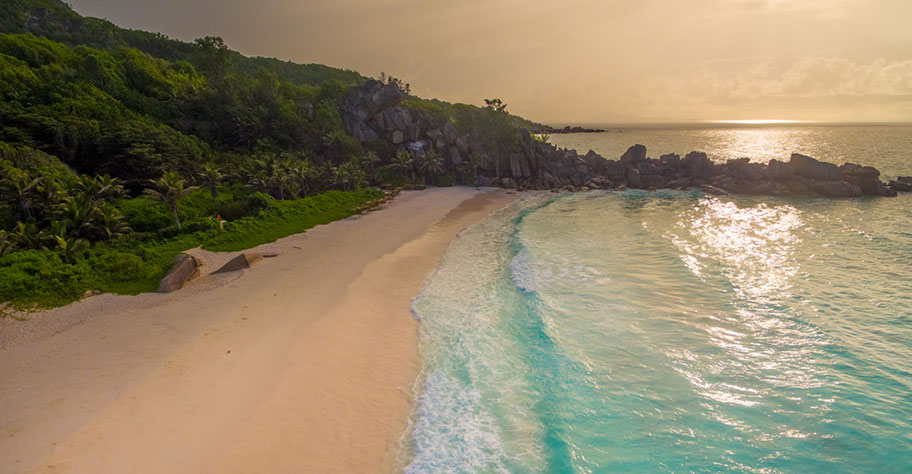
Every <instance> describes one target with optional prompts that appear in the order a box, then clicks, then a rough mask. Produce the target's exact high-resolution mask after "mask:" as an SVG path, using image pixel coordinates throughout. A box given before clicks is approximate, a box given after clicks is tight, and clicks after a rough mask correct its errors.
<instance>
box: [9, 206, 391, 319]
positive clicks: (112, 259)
mask: <svg viewBox="0 0 912 474" xmlns="http://www.w3.org/2000/svg"><path fill="white" fill-rule="evenodd" d="M226 191H228V190H226ZM226 194H227V192H226ZM382 195H383V194H382V193H381V192H380V191H376V190H371V189H362V190H358V191H354V192H343V191H329V192H326V193H323V194H319V195H316V196H310V197H306V198H302V199H297V200H294V201H273V200H272V199H271V198H268V197H267V198H266V200H267V201H268V204H269V207H267V208H265V209H263V210H262V211H260V212H259V213H257V214H255V215H251V216H248V217H244V218H241V219H238V220H236V221H232V222H228V223H226V224H225V228H224V230H219V228H218V223H217V222H216V221H215V219H210V218H201V219H200V218H197V219H193V220H190V219H189V218H190V217H192V216H194V215H196V212H197V211H198V210H200V209H205V208H206V207H207V198H211V197H210V196H209V195H208V192H207V191H204V190H203V191H200V192H197V193H194V194H192V195H191V196H190V197H189V198H188V199H187V200H188V201H196V202H194V203H187V204H188V206H187V212H186V217H187V218H188V222H192V223H193V224H192V225H187V227H188V228H189V227H192V232H189V229H188V232H187V233H180V234H175V235H173V236H171V237H163V235H164V234H167V232H164V233H162V234H152V233H134V234H131V235H130V236H127V237H124V238H120V239H116V240H111V241H110V242H107V243H99V244H96V245H94V246H92V247H87V248H84V249H76V250H74V251H73V252H72V255H68V251H67V250H66V249H63V248H57V249H56V250H53V251H48V250H37V249H33V250H24V251H20V252H14V253H9V254H7V255H5V256H2V257H0V300H2V301H10V302H11V303H12V304H13V306H14V307H17V308H26V309H32V308H49V307H54V306H59V305H63V304H67V303H69V302H71V301H75V300H77V299H79V298H80V297H81V296H82V295H83V294H84V293H85V292H86V291H87V290H101V291H104V292H114V293H122V294H136V293H140V292H144V291H156V290H157V289H158V281H159V280H160V279H161V278H162V277H164V276H165V274H166V273H167V272H168V270H169V268H170V266H171V261H172V259H173V258H174V256H175V255H176V254H178V253H180V252H182V251H185V250H187V249H190V248H193V247H197V246H200V245H201V246H203V248H205V249H207V250H213V251H232V250H242V249H246V248H250V247H254V246H257V245H260V244H264V243H267V242H272V241H275V240H276V239H279V238H282V237H285V236H288V235H291V234H294V233H298V232H303V231H305V230H307V229H309V228H311V227H314V226H316V225H320V224H326V223H328V222H331V221H334V220H337V219H342V218H345V217H348V216H350V215H352V214H355V213H357V212H359V211H360V210H362V209H363V208H365V207H366V206H367V205H368V204H369V203H370V202H371V201H374V200H376V199H379V198H380V197H382ZM131 201H138V202H133V203H131V204H133V205H139V206H143V207H145V206H150V205H153V206H155V207H157V209H156V211H157V213H158V215H159V216H162V215H163V216H164V218H165V219H167V218H168V214H169V211H168V210H167V209H163V208H164V207H165V205H164V204H157V203H153V202H151V201H150V200H149V199H148V198H145V197H140V198H134V199H133V200H131ZM209 203H210V204H211V201H209ZM156 204H157V206H156ZM182 204H184V203H183V202H182ZM127 206H128V207H129V206H130V205H129V204H128V205H127ZM153 215H154V213H153ZM3 239H4V236H3V234H0V247H2V246H3Z"/></svg>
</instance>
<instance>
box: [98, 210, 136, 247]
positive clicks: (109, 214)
mask: <svg viewBox="0 0 912 474" xmlns="http://www.w3.org/2000/svg"><path fill="white" fill-rule="evenodd" d="M95 228H96V229H97V230H98V231H99V232H100V233H101V235H102V236H103V239H105V240H111V239H113V238H116V237H120V236H122V235H125V234H128V233H130V232H133V229H131V228H130V226H129V225H127V222H126V220H124V217H123V213H121V212H120V210H118V209H117V208H116V207H114V205H112V204H110V203H104V204H102V205H101V207H100V208H98V211H97V213H96V222H95Z"/></svg>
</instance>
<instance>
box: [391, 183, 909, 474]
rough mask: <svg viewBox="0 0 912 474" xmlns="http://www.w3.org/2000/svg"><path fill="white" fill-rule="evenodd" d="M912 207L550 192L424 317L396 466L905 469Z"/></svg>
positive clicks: (508, 213)
mask: <svg viewBox="0 0 912 474" xmlns="http://www.w3.org/2000/svg"><path fill="white" fill-rule="evenodd" d="M910 222H912V199H909V197H908V195H906V196H904V197H901V198H897V199H869V200H841V201H831V200H819V199H808V200H800V201H775V200H769V199H764V200H759V199H750V198H738V199H718V198H713V197H705V196H701V195H699V194H696V193H680V192H674V193H647V192H639V191H630V192H625V193H587V194H578V195H562V196H560V197H552V196H551V195H549V196H540V197H537V198H534V199H531V200H528V201H525V202H523V203H522V204H521V205H519V206H516V207H514V208H511V209H508V210H505V211H503V212H501V213H499V214H496V215H495V216H493V217H491V218H489V219H487V220H485V221H483V222H482V223H480V224H478V225H477V226H475V227H473V228H471V229H469V230H468V231H466V232H465V233H464V234H463V235H462V237H461V238H460V239H458V240H457V241H456V242H455V243H454V244H453V246H452V247H451V249H450V250H449V252H448V254H447V256H446V258H445V260H444V262H443V264H442V265H441V267H440V268H439V270H438V271H437V273H436V274H435V275H434V276H433V278H431V279H430V281H429V282H428V284H427V287H426V288H425V289H424V291H423V292H422V294H421V296H420V298H418V299H417V301H416V302H415V306H414V309H415V312H416V315H417V317H419V318H420V320H421V323H422V324H421V346H420V352H421V357H422V360H423V364H424V369H423V374H422V376H421V378H420V380H419V385H418V388H419V390H418V391H419V399H418V403H417V407H416V413H415V415H414V417H413V423H412V428H411V431H410V433H408V435H407V438H406V443H405V444H406V446H405V448H404V451H405V454H404V456H405V457H406V458H407V459H408V467H406V469H405V470H406V472H545V471H550V472H612V471H639V472H680V471H703V472H707V471H717V470H719V469H724V470H731V471H735V472H821V471H824V470H831V471H832V472H874V471H877V472H908V471H909V469H912V434H910V433H912V310H910V307H912V283H910V277H912V270H910V268H912V267H910V265H912V230H910V228H909V223H910Z"/></svg>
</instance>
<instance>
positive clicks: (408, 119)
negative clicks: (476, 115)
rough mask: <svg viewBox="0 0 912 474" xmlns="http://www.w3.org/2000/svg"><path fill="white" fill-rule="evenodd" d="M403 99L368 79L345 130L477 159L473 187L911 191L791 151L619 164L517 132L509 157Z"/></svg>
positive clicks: (348, 102) (352, 101)
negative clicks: (781, 156) (784, 156)
mask: <svg viewBox="0 0 912 474" xmlns="http://www.w3.org/2000/svg"><path fill="white" fill-rule="evenodd" d="M405 97H406V96H405V94H404V93H403V92H402V91H400V90H399V89H397V88H396V87H395V86H394V85H392V84H384V83H382V82H380V81H368V82H367V83H365V84H364V85H362V86H360V87H357V88H355V89H353V90H352V91H351V92H350V93H349V94H348V96H347V97H346V98H345V99H344V100H343V101H342V106H341V107H342V117H343V121H344V122H345V126H346V129H347V130H348V131H349V133H350V134H351V135H352V136H353V137H355V138H356V139H357V140H359V141H361V142H364V141H369V140H385V141H387V142H389V143H390V144H392V145H393V146H396V147H399V148H402V149H405V150H408V151H409V152H410V153H412V154H413V155H414V156H419V155H421V154H423V153H426V152H428V151H430V150H431V149H434V150H436V151H437V152H438V153H439V154H440V155H441V156H443V157H444V158H445V168H446V169H448V170H456V169H457V167H458V166H459V165H460V164H461V163H463V162H465V161H467V160H469V159H470V158H469V157H474V158H475V160H474V161H475V162H476V163H477V166H476V169H475V171H476V175H475V183H474V184H475V185H479V186H499V187H504V188H515V189H550V190H552V191H585V190H589V189H646V190H656V189H694V188H697V189H701V190H703V191H704V192H707V193H712V194H756V195H772V196H825V197H860V196H896V194H897V192H910V191H912V177H899V178H897V179H896V180H892V181H889V182H886V183H885V182H883V181H881V177H880V176H881V173H880V171H879V170H877V169H876V168H874V167H871V166H863V165H859V164H854V163H845V164H843V165H841V166H837V165H835V164H832V163H826V162H821V161H818V160H816V159H814V158H812V157H809V156H805V155H802V154H799V153H794V154H792V156H791V157H790V159H789V160H788V161H779V160H771V161H770V162H769V163H757V162H751V161H750V159H749V158H739V159H733V160H728V161H727V162H725V163H717V162H714V161H712V160H710V159H709V158H708V157H707V156H706V153H702V152H698V151H693V152H690V153H687V154H686V155H684V156H683V157H682V156H680V155H677V154H667V155H662V156H660V157H659V158H650V157H648V156H647V152H646V147H645V146H643V145H634V146H631V147H630V148H629V149H628V150H627V151H626V152H625V153H624V154H623V155H622V156H621V157H620V158H619V159H618V160H609V159H606V158H605V157H603V156H601V155H599V154H598V153H595V152H594V151H591V150H590V151H589V152H588V153H586V154H585V155H580V154H579V153H577V152H576V151H575V150H566V149H559V148H556V147H555V146H554V145H552V144H550V143H545V142H542V141H537V140H535V139H534V138H533V137H532V135H531V134H530V133H529V131H528V130H526V129H518V131H517V133H516V144H515V146H514V147H513V150H512V151H511V152H509V153H493V152H491V149H492V148H493V147H491V146H490V145H491V144H490V143H487V142H488V141H489V140H490V139H487V138H483V137H478V136H475V135H473V134H471V133H467V132H466V131H464V130H460V128H459V127H458V126H457V125H456V124H455V123H453V122H452V121H449V120H446V119H443V118H439V117H435V116H433V115H431V114H429V113H427V112H424V111H422V110H417V109H414V108H408V107H406V106H405V105H403V104H402V101H403V99H404V98H405Z"/></svg>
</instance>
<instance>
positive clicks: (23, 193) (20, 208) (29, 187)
mask: <svg viewBox="0 0 912 474" xmlns="http://www.w3.org/2000/svg"><path fill="white" fill-rule="evenodd" d="M43 179H44V177H41V176H39V177H37V178H35V179H29V176H28V175H27V174H25V173H16V174H12V173H11V174H10V175H9V176H7V177H6V178H3V179H2V180H0V195H2V196H3V199H4V200H6V201H8V202H11V203H12V204H13V205H14V206H15V207H16V212H17V213H18V214H19V220H20V221H26V220H28V219H30V218H31V217H32V196H33V195H34V194H35V191H36V189H35V188H37V186H38V183H40V182H41V181H42V180H43Z"/></svg>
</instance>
